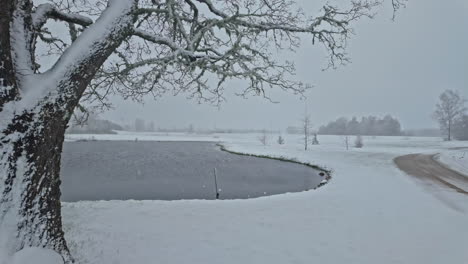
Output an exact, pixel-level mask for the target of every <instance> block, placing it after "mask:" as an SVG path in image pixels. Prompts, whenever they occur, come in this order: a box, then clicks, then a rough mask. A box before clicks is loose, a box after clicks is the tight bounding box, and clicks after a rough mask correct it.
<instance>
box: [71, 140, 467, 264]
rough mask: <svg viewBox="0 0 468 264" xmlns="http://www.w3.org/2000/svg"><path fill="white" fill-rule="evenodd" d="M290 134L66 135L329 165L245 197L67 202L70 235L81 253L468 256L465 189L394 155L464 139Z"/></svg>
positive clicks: (454, 261) (143, 258)
mask: <svg viewBox="0 0 468 264" xmlns="http://www.w3.org/2000/svg"><path fill="white" fill-rule="evenodd" d="M283 136H284V137H285V140H286V144H285V145H278V144H276V138H277V135H271V136H269V144H268V146H263V145H261V144H260V142H259V141H258V139H257V138H258V135H254V134H250V135H249V134H247V135H235V134H232V135H221V134H219V135H218V134H213V135H185V134H134V133H121V134H118V135H67V140H70V141H73V140H78V139H92V138H94V139H99V140H135V139H137V140H156V141H158V140H159V141H166V140H170V141H219V142H223V144H224V145H225V146H226V147H227V148H228V149H230V150H234V151H238V152H245V153H253V154H262V155H263V154H267V155H271V156H277V157H287V158H293V159H297V160H300V161H303V162H310V163H312V164H317V165H320V166H324V167H327V168H329V169H332V170H333V179H332V180H331V182H330V183H329V184H327V185H325V186H324V187H322V188H319V189H318V190H314V191H307V192H301V193H290V194H281V195H275V196H270V197H263V198H256V199H249V200H224V201H208V200H181V201H98V202H77V203H64V204H63V221H64V228H65V233H66V237H67V239H68V242H69V246H70V247H71V250H72V252H73V254H74V256H75V257H76V258H77V260H78V263H83V264H84V263H102V264H111V263H112V264H114V263H122V264H128V263H136V264H139V263H145V264H146V263H177V264H180V263H191V264H194V263H200V264H201V263H204V264H205V263H227V264H230V263H233V264H234V263H236V264H238V263H268V264H272V263H278V264H280V263H281V264H283V263H330V264H332V263H333V264H336V263H346V264H352V263H356V264H367V263H369V264H371V263H372V264H375V263H385V264H386V263H402V264H403V263H405V264H406V263H411V264H418V263H421V264H440V263H450V264H464V263H468V251H467V250H466V248H467V247H468V228H467V223H468V197H467V196H466V195H462V194H459V193H456V192H453V191H452V190H449V189H446V188H442V187H439V186H424V184H421V183H420V182H418V181H417V180H415V179H414V178H411V177H408V176H407V175H406V174H404V173H403V172H401V171H400V170H399V169H397V168H396V167H395V165H394V163H393V161H392V160H393V158H395V157H397V156H399V155H404V154H410V153H442V155H441V156H442V157H443V156H444V155H449V156H450V155H451V154H446V153H449V152H450V151H449V150H447V149H449V148H455V147H468V143H467V142H464V143H462V142H442V141H441V140H440V139H437V138H403V137H377V138H371V137H364V148H362V149H355V148H350V150H346V149H345V144H344V138H343V137H339V136H336V137H335V136H320V137H319V141H320V143H321V144H320V145H318V146H312V147H311V149H310V150H309V151H307V152H305V151H304V150H302V148H301V142H300V138H299V136H290V135H283ZM353 141H354V138H352V137H351V138H350V142H351V145H352V143H353ZM462 160H463V161H466V159H459V161H462ZM448 166H451V165H450V164H449V165H448ZM447 203H450V204H456V205H457V206H456V208H458V210H455V209H453V207H450V206H447Z"/></svg>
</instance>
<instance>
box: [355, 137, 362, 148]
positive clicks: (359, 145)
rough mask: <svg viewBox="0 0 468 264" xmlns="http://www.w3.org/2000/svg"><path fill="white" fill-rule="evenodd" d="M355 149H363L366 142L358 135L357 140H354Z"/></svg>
mask: <svg viewBox="0 0 468 264" xmlns="http://www.w3.org/2000/svg"><path fill="white" fill-rule="evenodd" d="M354 147H355V148H362V147H364V142H363V140H362V136H361V135H357V136H356V140H354Z"/></svg>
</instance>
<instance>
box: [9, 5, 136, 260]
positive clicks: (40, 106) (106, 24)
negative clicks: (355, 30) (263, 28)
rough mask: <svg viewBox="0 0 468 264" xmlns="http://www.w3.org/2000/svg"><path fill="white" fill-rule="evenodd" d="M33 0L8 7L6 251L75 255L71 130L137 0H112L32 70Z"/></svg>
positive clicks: (130, 22)
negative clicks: (69, 239)
mask: <svg viewBox="0 0 468 264" xmlns="http://www.w3.org/2000/svg"><path fill="white" fill-rule="evenodd" d="M17 3H20V4H17ZM30 3H31V2H30V1H27V0H23V1H17V2H15V1H8V3H7V4H9V5H11V7H12V8H11V9H9V8H6V9H0V20H1V21H0V22H1V25H0V259H2V258H3V257H8V256H12V255H13V254H14V253H15V252H17V251H19V250H21V249H23V248H28V247H38V248H47V249H51V250H54V251H56V252H57V253H59V254H60V255H61V256H62V258H63V260H64V261H65V263H72V262H73V259H72V257H71V255H70V252H69V249H68V247H67V243H66V241H65V238H64V233H63V230H62V220H61V205H60V158H61V153H62V145H63V140H64V134H65V130H66V127H67V123H68V121H69V119H70V117H71V114H72V113H73V110H74V108H75V107H76V106H77V104H78V102H79V100H80V98H81V96H82V94H83V92H84V90H85V89H86V87H87V86H88V84H89V83H90V81H91V79H92V78H93V76H94V75H95V73H96V72H97V71H98V69H99V68H100V67H101V65H102V64H103V63H104V62H105V61H106V59H107V58H108V57H109V56H110V54H111V53H112V52H113V51H114V50H115V49H116V48H117V47H118V46H119V45H120V43H121V42H122V41H123V40H124V39H125V38H127V37H128V36H129V34H128V33H129V31H131V28H132V25H133V22H134V15H133V14H132V12H134V9H135V8H136V1H135V0H126V1H123V0H112V1H109V4H108V7H107V9H106V11H104V12H103V14H102V15H101V17H100V18H99V19H98V20H97V21H96V22H95V23H94V24H93V25H91V26H90V27H89V28H88V29H87V30H86V31H85V32H83V33H82V34H81V35H80V36H79V37H78V38H77V39H76V41H75V42H74V43H73V44H72V45H71V46H70V47H69V48H68V49H67V50H66V51H65V53H64V54H63V55H62V56H61V58H60V59H59V60H58V61H57V63H56V64H55V65H54V66H53V67H52V68H51V69H50V70H49V71H47V72H45V73H42V74H36V73H34V72H33V70H28V68H29V69H33V66H31V65H32V64H33V63H32V62H33V59H31V58H30V57H29V58H28V56H29V54H30V52H28V50H29V49H31V48H33V45H28V42H25V41H24V40H25V39H26V40H27V39H29V38H30V36H29V35H28V34H30V33H28V30H29V29H30V27H31V25H29V24H28V23H31V15H30V8H31V6H30ZM15 4H16V6H14V5H15ZM11 10H15V11H11ZM15 12H16V13H15ZM28 12H29V13H28ZM10 27H11V28H10ZM25 69H26V70H25ZM25 71H26V72H25Z"/></svg>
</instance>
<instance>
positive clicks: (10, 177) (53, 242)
mask: <svg viewBox="0 0 468 264" xmlns="http://www.w3.org/2000/svg"><path fill="white" fill-rule="evenodd" d="M51 110H52V107H50V106H46V107H44V108H43V109H41V111H39V112H37V113H35V112H24V113H23V114H21V115H18V116H16V117H15V118H14V120H12V121H11V123H10V124H8V126H7V128H6V129H5V130H4V131H2V135H1V137H0V142H1V143H0V147H1V149H2V154H1V159H0V174H1V175H3V177H2V180H3V183H2V184H3V185H4V187H3V192H2V194H1V198H0V201H1V203H0V218H1V219H2V226H1V229H0V232H2V236H4V235H7V236H6V237H4V239H5V238H6V239H8V241H2V242H8V245H4V246H6V248H5V249H6V250H7V252H6V253H7V254H8V253H9V254H11V253H12V252H15V251H17V250H20V249H22V248H24V247H45V248H49V249H53V250H54V251H56V252H58V253H60V254H61V255H62V256H63V258H64V260H65V261H66V262H70V261H71V256H70V253H69V251H68V247H67V244H66V242H65V239H64V236H63V231H62V220H61V211H60V210H61V206H60V155H61V152H62V144H63V139H64V132H65V128H66V124H67V122H66V121H67V120H64V119H63V113H60V112H55V111H51Z"/></svg>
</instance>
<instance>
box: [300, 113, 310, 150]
mask: <svg viewBox="0 0 468 264" xmlns="http://www.w3.org/2000/svg"><path fill="white" fill-rule="evenodd" d="M301 122H302V124H301V132H302V136H303V138H302V140H303V143H304V150H307V149H308V147H309V143H310V140H311V138H310V137H311V136H312V121H311V119H310V115H309V114H307V113H305V114H304V117H303V118H302V120H301Z"/></svg>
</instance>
